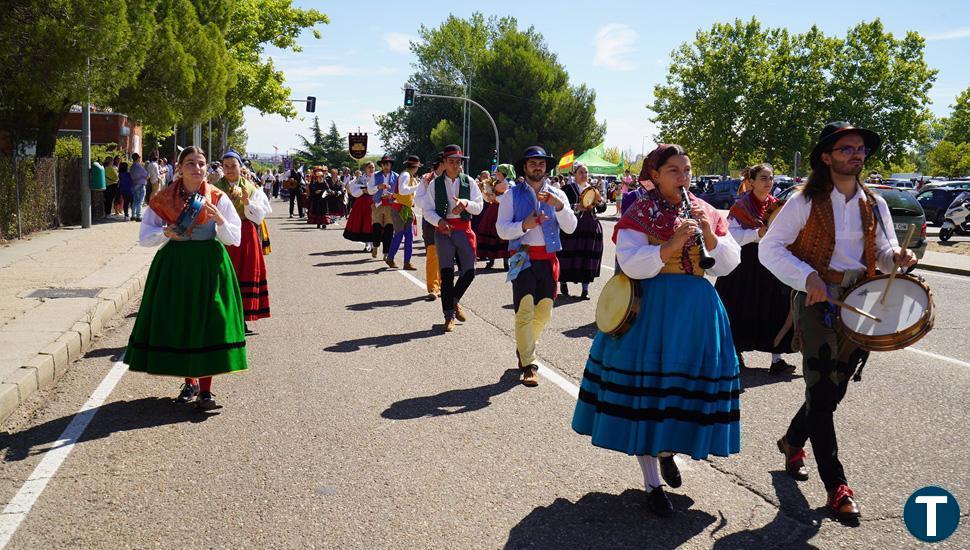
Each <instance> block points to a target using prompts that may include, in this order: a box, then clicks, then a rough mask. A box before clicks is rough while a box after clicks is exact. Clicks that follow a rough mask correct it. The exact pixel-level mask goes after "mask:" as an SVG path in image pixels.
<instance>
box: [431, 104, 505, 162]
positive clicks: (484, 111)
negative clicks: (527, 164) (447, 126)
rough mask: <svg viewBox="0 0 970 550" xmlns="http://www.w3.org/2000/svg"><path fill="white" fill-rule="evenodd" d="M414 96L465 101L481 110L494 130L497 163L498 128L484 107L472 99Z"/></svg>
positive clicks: (496, 159)
mask: <svg viewBox="0 0 970 550" xmlns="http://www.w3.org/2000/svg"><path fill="white" fill-rule="evenodd" d="M414 96H415V97H437V98H439V99H457V100H459V101H467V102H468V103H471V104H472V105H474V106H476V107H478V108H479V109H481V110H482V112H483V113H485V116H487V117H488V121H489V122H491V123H492V130H495V161H496V163H497V162H498V158H499V156H498V126H497V125H496V124H495V119H493V118H492V115H490V114H488V111H486V110H485V107H482V104H481V103H478V102H477V101H475V100H473V99H468V98H467V97H455V96H451V95H435V94H426V93H423V92H419V91H417V90H415V91H414Z"/></svg>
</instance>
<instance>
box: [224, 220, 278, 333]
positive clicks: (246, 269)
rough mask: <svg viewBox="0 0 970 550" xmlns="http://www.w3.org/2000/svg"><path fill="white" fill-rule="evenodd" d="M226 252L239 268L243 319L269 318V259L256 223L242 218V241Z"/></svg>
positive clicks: (237, 271)
mask: <svg viewBox="0 0 970 550" xmlns="http://www.w3.org/2000/svg"><path fill="white" fill-rule="evenodd" d="M226 252H228V253H229V259H230V260H231V261H232V266H233V267H234V268H236V278H237V279H239V290H240V291H241V292H242V303H243V318H244V319H245V320H246V321H255V320H257V319H262V318H264V317H269V287H268V286H267V285H266V261H265V260H264V259H263V244H262V241H261V240H260V238H259V228H258V227H256V224H254V223H253V222H251V221H249V220H248V219H243V221H242V242H241V243H239V246H227V247H226Z"/></svg>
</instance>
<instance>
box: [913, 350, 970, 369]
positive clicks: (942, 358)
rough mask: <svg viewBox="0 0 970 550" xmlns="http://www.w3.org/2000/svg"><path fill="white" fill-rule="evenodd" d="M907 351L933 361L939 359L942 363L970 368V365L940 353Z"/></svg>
mask: <svg viewBox="0 0 970 550" xmlns="http://www.w3.org/2000/svg"><path fill="white" fill-rule="evenodd" d="M906 351H911V352H913V353H918V354H920V355H925V356H927V357H932V358H933V359H939V360H940V361H946V362H947V363H953V364H954V365H959V366H961V367H967V368H970V363H967V362H965V361H961V360H959V359H954V358H952V357H947V356H946V355H940V354H938V353H933V352H932V351H924V350H921V349H917V348H906Z"/></svg>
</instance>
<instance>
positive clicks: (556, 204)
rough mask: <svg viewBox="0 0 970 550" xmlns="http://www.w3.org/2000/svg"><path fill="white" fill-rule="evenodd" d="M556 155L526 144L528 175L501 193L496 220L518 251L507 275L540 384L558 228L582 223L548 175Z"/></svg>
mask: <svg viewBox="0 0 970 550" xmlns="http://www.w3.org/2000/svg"><path fill="white" fill-rule="evenodd" d="M555 160H556V159H555V158H553V157H551V156H549V155H547V154H546V151H545V150H544V149H543V148H542V147H538V146H532V147H529V148H528V149H526V150H525V153H523V154H522V158H521V159H519V161H518V162H516V163H515V171H516V172H517V173H519V174H522V175H524V176H525V181H526V183H525V184H524V185H516V186H515V187H512V188H511V190H510V191H508V192H507V193H505V194H504V195H502V196H501V197H499V209H498V220H497V221H496V222H495V228H496V229H497V230H498V235H499V237H501V238H502V239H505V240H507V241H509V250H510V251H512V252H513V253H514V255H513V256H512V257H511V258H510V259H509V274H508V280H510V281H512V301H513V304H512V305H513V306H515V348H516V350H515V351H516V355H518V358H519V368H520V369H522V383H523V384H524V385H526V386H536V385H538V384H539V377H538V376H537V372H538V369H539V367H538V366H537V365H536V342H538V341H539V336H540V335H541V334H542V329H543V328H545V326H546V323H548V322H549V317H550V315H551V314H552V305H553V301H554V300H555V299H556V285H557V284H558V282H559V260H558V259H557V258H556V252H558V251H560V250H562V244H561V243H560V240H559V239H560V238H559V231H560V229H561V230H562V232H563V233H567V234H569V233H572V232H573V231H575V230H576V223H577V219H576V214H575V213H574V212H573V209H572V208H569V199H568V198H567V197H566V194H565V193H564V192H563V191H562V190H561V189H559V188H557V187H555V186H554V185H553V184H552V183H551V182H549V181H548V180H547V179H546V174H548V172H549V169H550V168H552V167H553V166H555Z"/></svg>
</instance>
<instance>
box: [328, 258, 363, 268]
mask: <svg viewBox="0 0 970 550" xmlns="http://www.w3.org/2000/svg"><path fill="white" fill-rule="evenodd" d="M373 261H374V259H373V258H361V259H359V260H346V261H343V262H330V263H327V262H324V263H319V264H313V267H333V266H336V265H360V264H366V263H367V262H373Z"/></svg>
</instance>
